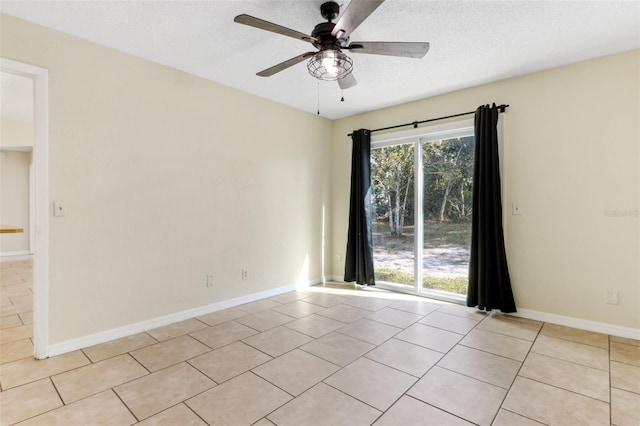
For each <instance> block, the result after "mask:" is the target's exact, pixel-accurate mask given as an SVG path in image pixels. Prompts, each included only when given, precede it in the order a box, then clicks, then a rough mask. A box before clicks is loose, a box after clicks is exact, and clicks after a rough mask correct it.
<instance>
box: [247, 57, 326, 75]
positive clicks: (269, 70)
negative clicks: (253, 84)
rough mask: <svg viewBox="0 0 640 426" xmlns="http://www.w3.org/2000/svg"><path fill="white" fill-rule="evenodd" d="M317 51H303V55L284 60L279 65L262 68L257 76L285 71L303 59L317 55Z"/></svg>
mask: <svg viewBox="0 0 640 426" xmlns="http://www.w3.org/2000/svg"><path fill="white" fill-rule="evenodd" d="M315 54H316V52H307V53H303V54H302V55H299V56H296V57H294V58H291V59H288V60H286V61H284V62H281V63H279V64H278V65H274V66H272V67H271V68H267V69H266V70H262V71H260V72H259V73H257V74H256V75H257V76H260V77H271V76H272V75H274V74H276V73H279V72H280V71H284V70H286V69H287V68H289V67H292V66H294V65H295V64H297V63H300V62H302V61H304V60H305V59H307V58H310V57H311V56H313V55H315Z"/></svg>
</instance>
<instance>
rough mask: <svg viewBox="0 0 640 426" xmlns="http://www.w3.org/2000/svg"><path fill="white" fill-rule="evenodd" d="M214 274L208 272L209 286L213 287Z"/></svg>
mask: <svg viewBox="0 0 640 426" xmlns="http://www.w3.org/2000/svg"><path fill="white" fill-rule="evenodd" d="M213 282H214V279H213V274H207V287H213Z"/></svg>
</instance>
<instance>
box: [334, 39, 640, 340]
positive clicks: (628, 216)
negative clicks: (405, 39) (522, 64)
mask: <svg viewBox="0 0 640 426" xmlns="http://www.w3.org/2000/svg"><path fill="white" fill-rule="evenodd" d="M425 84H428V81H427V82H425ZM491 102H496V103H506V104H510V105H511V107H510V108H509V109H508V112H507V113H506V114H505V115H504V118H505V119H506V121H505V125H506V128H505V157H504V158H503V166H504V172H505V179H504V182H503V191H505V196H506V201H507V204H506V206H507V208H509V206H510V205H511V203H513V202H517V203H518V204H519V205H520V209H521V210H522V215H521V216H512V215H510V214H508V215H507V217H506V223H505V228H506V229H505V232H506V233H507V237H506V239H507V241H506V243H507V246H508V247H507V249H508V253H507V254H508V260H509V268H510V272H511V278H512V281H513V289H514V293H515V298H516V303H517V306H518V307H520V308H522V309H529V310H535V311H540V312H544V313H549V314H556V315H562V316H567V317H573V318H579V319H584V320H591V321H597V322H601V323H607V324H611V325H618V326H623V327H632V328H636V329H640V269H639V264H640V251H639V242H640V228H639V220H640V218H639V217H638V208H639V196H640V185H639V170H640V162H639V160H640V158H639V156H640V152H639V147H640V130H639V127H640V105H639V104H640V51H639V50H636V51H631V52H626V53H622V54H618V55H613V56H609V57H603V58H599V59H595V60H591V61H588V62H583V63H578V64H574V65H570V66H566V67H562V68H557V69H553V70H549V71H544V72H539V73H535V74H530V75H527V76H523V77H519V78H514V79H510V80H505V81H501V82H498V83H494V84H487V85H483V86H479V87H475V88H471V89H468V90H462V91H458V92H455V93H450V94H447V95H443V96H438V97H434V98H430V99H425V100H422V101H418V102H414V103H409V104H404V105H401V106H397V107H393V108H388V109H384V110H380V111H375V112H371V113H368V114H362V115H359V116H355V117H351V118H346V119H343V120H339V121H337V122H335V125H334V130H333V145H332V146H333V152H332V160H333V165H334V168H333V185H332V193H333V208H334V210H333V211H334V218H333V226H334V227H333V230H334V232H333V238H332V240H333V274H335V275H338V276H341V275H342V274H343V271H344V265H343V262H342V261H341V260H338V256H340V257H341V259H344V251H345V246H346V229H347V217H348V211H349V208H348V198H349V174H350V163H349V162H350V157H351V147H350V142H349V139H348V138H347V136H346V135H347V133H350V131H351V130H353V129H358V128H361V127H364V128H371V129H373V128H379V127H385V126H389V125H394V124H399V123H406V122H412V121H414V120H422V119H427V118H431V117H439V116H444V115H449V114H455V113H459V112H463V111H472V110H474V109H475V108H476V107H477V106H478V105H481V104H484V103H491ZM609 288H613V289H618V290H619V291H620V304H619V305H607V304H605V298H606V292H607V289H609Z"/></svg>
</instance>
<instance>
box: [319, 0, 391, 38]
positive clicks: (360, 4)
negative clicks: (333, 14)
mask: <svg viewBox="0 0 640 426" xmlns="http://www.w3.org/2000/svg"><path fill="white" fill-rule="evenodd" d="M383 2H384V0H351V3H349V5H348V6H347V8H346V9H345V11H344V13H343V14H342V16H341V17H340V19H338V22H336V26H335V27H333V31H331V34H332V35H334V36H335V37H336V38H344V39H346V38H347V37H349V34H351V33H352V32H353V31H354V30H355V29H356V28H358V25H360V24H362V22H363V21H364V20H365V19H367V18H368V17H369V15H371V14H372V13H373V11H374V10H376V9H377V8H378V6H380V5H381V4H382V3H383Z"/></svg>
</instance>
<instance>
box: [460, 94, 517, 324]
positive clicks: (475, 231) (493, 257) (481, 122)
mask: <svg viewBox="0 0 640 426" xmlns="http://www.w3.org/2000/svg"><path fill="white" fill-rule="evenodd" d="M498 110H499V107H496V104H493V105H492V106H491V107H490V106H489V105H485V106H480V107H479V108H478V109H477V110H476V112H475V138H476V146H475V160H474V171H473V210H472V212H473V213H472V234H471V259H470V261H469V288H468V290H467V306H472V307H473V306H477V307H478V308H479V309H481V310H486V311H490V310H492V309H500V311H502V312H505V313H506V312H515V311H516V304H515V301H514V300H513V292H512V291H511V279H510V278H509V268H508V267H507V255H506V252H505V247H504V235H503V230H502V202H501V198H500V197H501V195H500V194H501V192H500V163H499V159H498V131H497V124H498V113H499V111H498Z"/></svg>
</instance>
